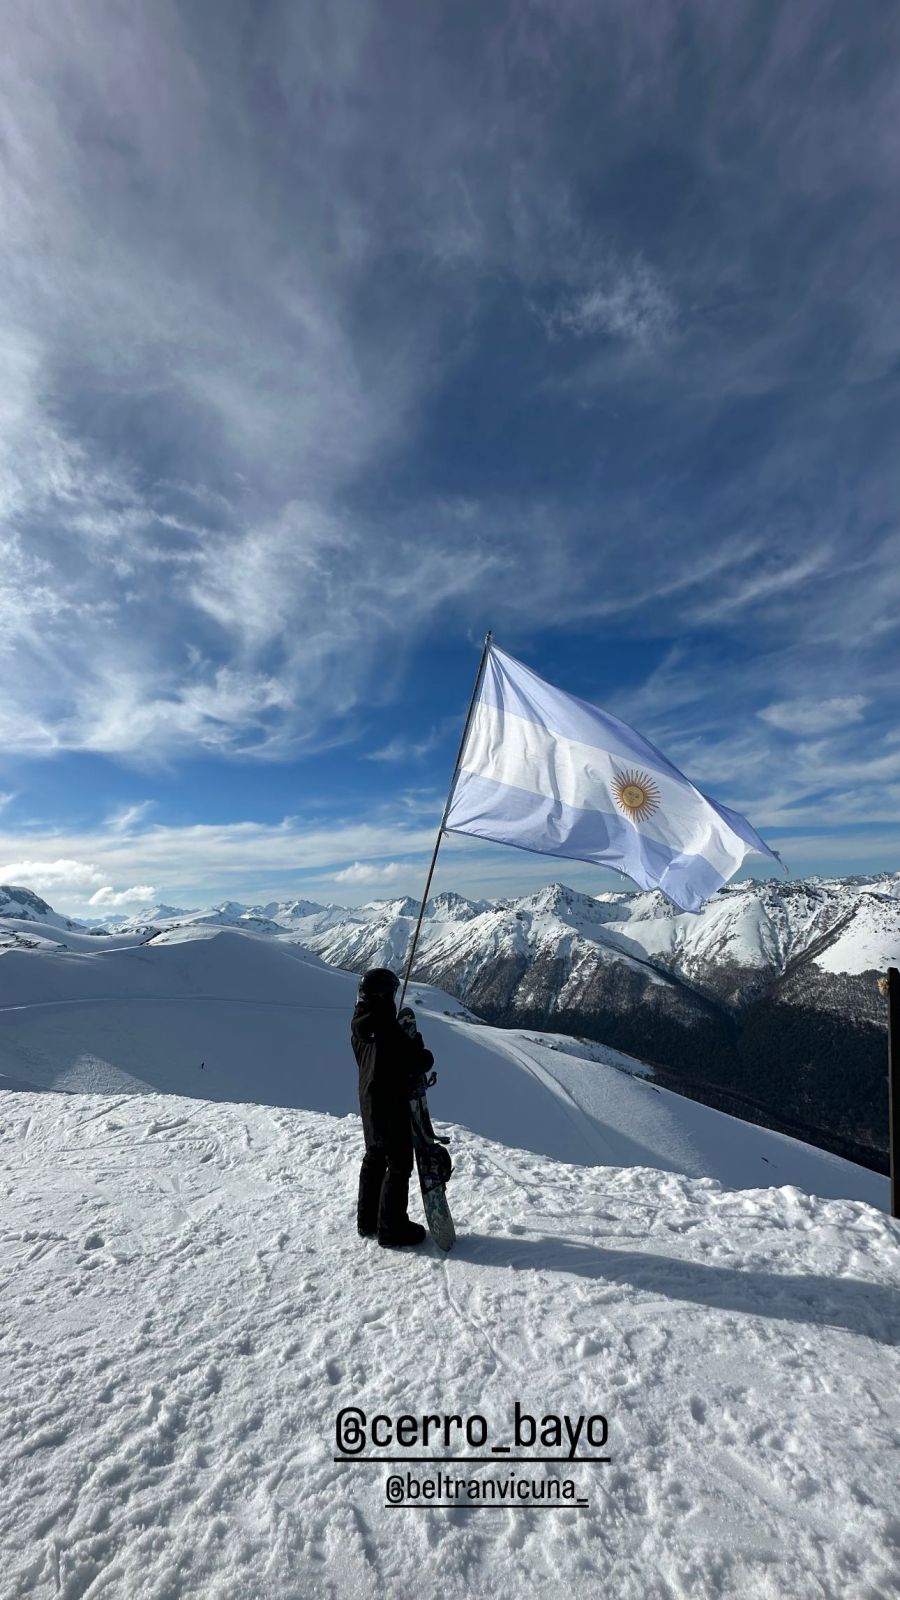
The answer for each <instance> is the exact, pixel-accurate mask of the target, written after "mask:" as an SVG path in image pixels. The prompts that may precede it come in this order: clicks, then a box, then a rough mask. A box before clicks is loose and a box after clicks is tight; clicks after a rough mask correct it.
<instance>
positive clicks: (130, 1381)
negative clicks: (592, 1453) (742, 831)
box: [0, 1093, 900, 1600]
mask: <svg viewBox="0 0 900 1600" xmlns="http://www.w3.org/2000/svg"><path fill="white" fill-rule="evenodd" d="M359 1150H360V1131H359V1123H358V1119H356V1118H355V1117H345V1118H340V1119H337V1118H333V1117H328V1116H325V1115H319V1114H315V1113H309V1112H303V1111H291V1110H281V1109H277V1108H267V1107H255V1106H234V1105H227V1104H215V1105H214V1104H208V1103H206V1102H199V1101H196V1100H184V1099H179V1098H178V1097H175V1096H155V1095H150V1096H131V1095H127V1096H113V1097H108V1098H107V1097H99V1096H90V1095H78V1094H76V1095H66V1096H64V1097H63V1096H54V1095H43V1096H40V1097H37V1096H32V1095H27V1094H14V1093H10V1094H8V1095H5V1096H4V1097H3V1099H2V1116H0V1182H2V1184H3V1187H4V1191H5V1194H6V1204H5V1206H4V1211H3V1221H2V1232H0V1240H2V1261H3V1268H4V1272H3V1276H4V1280H5V1282H4V1292H3V1304H4V1307H5V1308H6V1315H5V1317H4V1329H3V1343H2V1353H3V1361H2V1367H0V1389H2V1395H3V1403H2V1408H0V1461H2V1463H3V1472H4V1492H3V1496H2V1499H0V1546H2V1549H3V1551H4V1553H5V1556H4V1572H5V1577H4V1589H3V1593H4V1600H20V1597H25V1596H28V1597H29V1600H31V1597H32V1596H33V1597H36V1600H43V1597H44V1596H47V1597H48V1600H49V1597H55V1596H61V1597H62V1600H81V1597H85V1600H100V1597H104V1600H109V1597H112V1596H115V1597H119V1596H123V1597H124V1596H128V1597H129V1600H132V1597H133V1600H144V1597H146V1600H151V1597H152V1600H162V1597H163V1596H171V1597H173V1600H175V1597H178V1600H181V1597H184V1600H188V1597H193V1596H197V1597H199V1596H203V1597H204V1600H205V1597H208V1596H223V1597H224V1596H229V1597H231V1596H233V1597H235V1600H236V1597H238V1596H245V1595H253V1596H257V1595H260V1596H262V1595H265V1596H266V1597H270V1596H271V1597H276V1600H278V1597H284V1600H287V1597H289V1596H295V1595H297V1594H298V1593H302V1594H303V1595H304V1596H306V1595H311V1596H317V1595H329V1596H331V1595H334V1596H337V1595H342V1596H344V1595H350V1596H360V1597H362V1596H368V1595H370V1594H372V1593H375V1592H377V1593H379V1594H383V1595H388V1596H393V1595H398V1596H399V1595H401V1594H404V1593H409V1592H417V1593H420V1594H426V1595H430V1594H435V1595H436V1594H441V1595H442V1596H444V1595H446V1596H448V1597H450V1600H456V1597H460V1600H461V1597H462V1596H463V1595H466V1594H475V1595H488V1594H490V1595H492V1596H507V1595H509V1596H520V1595H522V1594H524V1593H532V1592H535V1591H536V1590H538V1589H540V1590H542V1591H545V1592H547V1593H553V1594H559V1595H563V1594H565V1595H575V1596H581V1595H584V1596H587V1595H596V1594H597V1593H599V1592H606V1593H614V1594H616V1595H618V1596H624V1597H626V1600H629V1597H631V1596H634V1597H637V1596H641V1597H644V1596H652V1597H655V1600H673V1597H681V1596H685V1597H687V1596H690V1597H691V1600H697V1596H706V1595H709V1596H732V1595H733V1596H735V1597H737V1596H741V1597H742V1600H744V1597H750V1600H753V1597H757V1596H758V1597H763V1596H766V1597H770V1596H776V1595H777V1596H779V1597H780V1596H786V1595H790V1596H791V1597H796V1600H805V1597H809V1600H812V1597H813V1596H817V1597H818V1596H822V1595H826V1596H829V1595H835V1596H837V1595H840V1596H841V1597H842V1600H843V1597H848V1596H849V1597H856V1596H859V1597H860V1600H862V1597H867V1600H873V1597H877V1596H888V1595H890V1594H895V1593H897V1592H898V1589H897V1576H896V1575H897V1571H898V1567H900V1517H898V1515H897V1510H896V1507H897V1503H898V1497H897V1489H898V1472H897V1459H898V1448H897V1447H898V1444H900V1402H898V1398H897V1396H898V1393H900V1384H898V1379H900V1370H898V1366H900V1363H898V1356H897V1344H896V1341H897V1339H898V1337H900V1323H898V1321H897V1320H896V1319H897V1296H896V1292H895V1288H894V1285H895V1282H896V1274H897V1268H898V1265H900V1250H898V1230H897V1229H896V1227H895V1226H894V1225H893V1224H891V1223H890V1221H889V1220H888V1219H886V1218H885V1217H883V1216H881V1215H880V1214H879V1213H877V1212H875V1211H874V1210H873V1209H872V1208H870V1207H868V1206H865V1205H862V1204H859V1203H855V1202H849V1201H831V1202H824V1203H823V1202H818V1201H814V1200H812V1199H811V1198H810V1197H809V1196H807V1195H804V1194H802V1192H801V1191H799V1190H795V1189H790V1188H784V1189H781V1190H771V1191H762V1190H757V1191H745V1192H735V1191H728V1190H723V1189H721V1188H720V1186H719V1185H718V1184H716V1183H714V1182H712V1181H710V1180H691V1179H688V1178H684V1177H681V1176H680V1175H678V1174H671V1173H659V1172H654V1171H650V1170H647V1169H635V1170H632V1171H627V1170H624V1169H618V1168H601V1167H593V1168H591V1167H580V1166H571V1165H567V1164H565V1163H554V1162H550V1161H548V1160H547V1159H546V1158H544V1157H541V1156H539V1155H532V1154H529V1153H528V1152H520V1151H515V1150H511V1149H507V1148H504V1147H500V1146H496V1145H494V1144H492V1143H491V1142H490V1141H488V1140H485V1139H481V1138H479V1137H477V1136H475V1135H472V1134H466V1133H465V1132H463V1131H462V1130H455V1139H454V1152H455V1156H456V1160H457V1172H458V1177H456V1178H454V1192H453V1198H454V1210H455V1212H456V1215H457V1223H458V1227H459V1230H460V1241H459V1246H458V1248H457V1250H456V1251H454V1252H453V1254H452V1255H451V1256H449V1257H441V1256H440V1255H439V1253H438V1252H437V1251H436V1250H435V1249H434V1248H433V1247H431V1246H429V1247H427V1248H426V1249H425V1250H423V1251H421V1252H409V1253H404V1254H398V1255H392V1254H388V1253H387V1252H381V1251H379V1250H378V1247H377V1245H375V1244H374V1243H373V1242H372V1241H361V1240H359V1239H358V1238H357V1237H356V1235H355V1231H354V1230H353V1227H352V1218H353V1203H354V1190H355V1181H356V1169H357V1162H358V1156H359ZM515 1398H518V1399H519V1400H520V1401H521V1402H522V1404H523V1405H524V1406H525V1407H526V1409H528V1410H530V1411H532V1412H534V1413H536V1414H538V1415H542V1414H544V1413H545V1412H549V1411H551V1410H555V1411H563V1410H565V1411H567V1412H569V1414H571V1415H578V1414H580V1413H581V1412H592V1411H598V1410H599V1411H603V1412H605V1413H606V1414H607V1415H608V1417H609V1420H610V1440H609V1447H608V1450H609V1454H610V1455H611V1457H612V1461H611V1464H610V1465H609V1466H606V1467H599V1466H594V1467H592V1466H581V1465H579V1466H576V1467H574V1468H569V1469H568V1471H569V1472H570V1473H572V1475H573V1476H574V1477H575V1479H576V1482H577V1484H578V1487H579V1492H581V1493H584V1494H586V1495H587V1496H588V1497H589V1499H590V1502H591V1506H590V1509H589V1510H588V1511H585V1512H579V1511H574V1510H566V1509H564V1510H555V1509H554V1510H553V1511H545V1512H539V1511H531V1510H525V1511H512V1510H509V1509H503V1510H499V1511H492V1512H489V1513H488V1512H485V1513H483V1514H481V1515H475V1514H467V1513H466V1512H465V1511H463V1510H459V1509H454V1510H449V1511H438V1510H430V1511H427V1512H422V1513H417V1512H411V1511H409V1512H407V1511H404V1510H402V1509H401V1510H385V1509H384V1478H385V1475H386V1472H387V1470H389V1469H386V1468H385V1469H382V1468H377V1467H375V1468H373V1467H366V1466H363V1465H359V1464H352V1465H347V1464H344V1463H337V1462H334V1461H333V1460H332V1457H333V1454H334V1422H335V1416H336V1413H337V1411H338V1410H339V1409H340V1408H341V1407H343V1406H347V1405H353V1404H359V1405H362V1406H364V1407H365V1408H366V1409H367V1410H369V1411H370V1412H372V1411H375V1410H380V1411H387V1412H389V1413H391V1414H392V1415H394V1416H397V1415H399V1414H400V1413H401V1412H405V1411H409V1412H412V1413H413V1414H417V1415H420V1414H422V1413H427V1412H434V1411H436V1412H440V1413H444V1412H455V1411H460V1412H462V1413H464V1414H466V1413H468V1414H472V1413H473V1412H476V1411H478V1412H480V1413H482V1414H483V1415H484V1416H485V1417H486V1418H487V1419H488V1422H489V1424H490V1427H491V1434H490V1440H491V1442H504V1443H509V1442H511V1419H512V1406H513V1401H514V1399H515ZM390 1470H401V1469H399V1468H392V1469H390ZM452 1470H454V1471H458V1472H461V1471H462V1470H463V1469H461V1468H454V1469H452ZM475 1470H476V1471H477V1472H478V1473H480V1474H482V1475H483V1474H485V1473H493V1474H494V1475H495V1476H503V1475H504V1474H505V1473H506V1472H508V1471H509V1470H511V1469H510V1468H509V1467H508V1466H507V1464H506V1463H505V1462H504V1461H503V1460H502V1459H501V1460H500V1461H498V1463H497V1466H496V1468H494V1467H491V1466H484V1467H480V1468H477V1469H475ZM517 1470H519V1471H521V1472H527V1471H530V1470H532V1469H531V1468H525V1467H522V1468H519V1469H517ZM534 1470H539V1469H534ZM547 1470H548V1471H551V1472H556V1471H561V1472H565V1471H566V1469H565V1468H552V1469H547Z"/></svg>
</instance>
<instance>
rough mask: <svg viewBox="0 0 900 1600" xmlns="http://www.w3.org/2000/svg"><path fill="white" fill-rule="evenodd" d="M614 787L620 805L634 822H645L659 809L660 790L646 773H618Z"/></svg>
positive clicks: (614, 780)
mask: <svg viewBox="0 0 900 1600" xmlns="http://www.w3.org/2000/svg"><path fill="white" fill-rule="evenodd" d="M612 787H613V794H614V795H615V797H616V800H617V802H618V804H619V805H620V806H621V808H622V810H623V811H624V813H625V815H626V817H630V818H631V820H632V822H645V821H646V819H647V817H652V815H653V813H654V811H656V810H657V809H658V806H659V790H658V788H657V787H656V784H655V783H654V782H653V779H652V778H650V777H648V776H647V774H646V772H617V773H616V775H615V777H614V778H613V782H612Z"/></svg>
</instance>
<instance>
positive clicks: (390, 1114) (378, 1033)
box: [350, 967, 434, 1249]
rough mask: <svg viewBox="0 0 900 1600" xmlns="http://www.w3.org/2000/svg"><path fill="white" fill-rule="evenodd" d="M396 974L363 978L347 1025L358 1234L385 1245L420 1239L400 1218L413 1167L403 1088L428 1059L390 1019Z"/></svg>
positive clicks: (416, 1227) (374, 972)
mask: <svg viewBox="0 0 900 1600" xmlns="http://www.w3.org/2000/svg"><path fill="white" fill-rule="evenodd" d="M399 987H400V979H399V978H398V977H397V975H396V973H393V972H390V971H389V970H388V969H387V968H386V967H372V968H371V969H370V970H369V971H368V972H366V973H365V974H364V975H363V978H362V980H361V982H360V985H359V991H358V993H357V998H356V1006H355V1008H354V1011H353V1018H352V1021H351V1024H350V1039H351V1042H352V1045H353V1054H354V1055H355V1057H356V1062H357V1066H358V1067H359V1109H360V1114H361V1116H362V1123H363V1137H364V1139H365V1144H366V1153H365V1155H364V1156H363V1160H362V1166H361V1168H360V1174H359V1196H358V1201H357V1209H356V1226H357V1231H358V1232H359V1233H360V1235H361V1236H362V1237H363V1238H367V1237H371V1236H372V1235H377V1238H378V1243H379V1244H380V1245H384V1246H385V1247H387V1248H389V1249H394V1248H398V1247H400V1246H402V1245H413V1244H421V1243H422V1241H423V1239H424V1238H425V1229H424V1228H423V1227H421V1225H420V1224H419V1223H418V1222H411V1221H410V1218H409V1216H408V1215H407V1206H408V1204H409V1180H410V1175H411V1173H412V1168H413V1143H412V1129H411V1126H410V1114H409V1094H410V1085H411V1083H412V1082H414V1081H415V1080H416V1079H417V1078H418V1077H419V1076H420V1075H421V1074H424V1073H427V1072H428V1071H429V1069H430V1068H431V1067H432V1066H433V1064H434V1056H433V1055H432V1053H431V1051H430V1050H427V1049H426V1048H425V1045H424V1044H423V1043H422V1039H421V1035H417V1037H416V1038H415V1039H411V1038H410V1036H409V1034H408V1033H405V1032H404V1031H403V1029H402V1028H401V1027H400V1024H399V1023H398V1021H397V1006H396V995H397V990H398V989H399Z"/></svg>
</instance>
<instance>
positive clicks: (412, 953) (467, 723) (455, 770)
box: [397, 628, 494, 1011]
mask: <svg viewBox="0 0 900 1600" xmlns="http://www.w3.org/2000/svg"><path fill="white" fill-rule="evenodd" d="M493 637H494V635H493V632H492V630H491V629H490V628H488V631H487V633H486V634H485V636H484V645H483V647H482V651H481V660H480V661H479V663H478V671H477V673H476V674H475V686H474V688H473V690H472V698H471V700H470V701H469V709H468V711H467V712H466V721H465V726H464V727H463V731H462V738H461V739H460V741H459V749H458V750H457V752H456V764H455V766H454V768H453V777H452V778H451V779H450V788H449V789H448V791H447V803H446V805H445V806H444V810H443V814H442V816H441V825H440V827H439V828H438V836H437V838H436V840H435V842H434V850H433V852H432V856H431V865H430V867H429V868H428V877H427V878H426V880H425V892H424V894H423V895H422V904H421V905H420V907H419V920H418V922H417V923H416V931H415V933H414V934H413V941H412V944H411V946H410V950H409V959H408V960H407V963H406V971H405V972H404V974H403V987H402V988H401V990H400V999H399V1000H398V1001H397V1010H398V1011H399V1009H400V1007H401V1006H402V1004H403V1000H404V996H405V995H406V986H407V984H408V983H409V975H410V973H411V972H412V964H413V960H414V959H415V954H416V945H417V944H418V942H419V934H420V933H421V931H422V919H423V917H424V915H425V907H426V905H427V904H428V891H429V889H430V888H431V880H432V878H433V877H434V869H435V865H436V863H437V858H438V851H439V850H440V848H441V840H442V838H443V837H444V823H445V822H446V820H447V812H448V811H449V810H450V801H451V800H452V799H453V790H454V787H455V784H456V779H457V776H458V775H459V764H460V762H461V761H462V755H463V750H464V749H465V746H466V739H467V738H468V734H469V727H470V725H471V722H472V713H473V711H474V710H475V701H476V700H477V699H478V691H479V689H480V688H481V680H482V678H483V676H484V666H485V662H486V661H487V653H488V650H489V649H490V647H491V640H492V639H493Z"/></svg>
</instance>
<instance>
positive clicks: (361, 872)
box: [334, 861, 408, 883]
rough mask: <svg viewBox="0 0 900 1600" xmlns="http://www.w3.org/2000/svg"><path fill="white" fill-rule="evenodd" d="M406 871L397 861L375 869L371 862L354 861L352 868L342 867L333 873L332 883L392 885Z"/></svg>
mask: <svg viewBox="0 0 900 1600" xmlns="http://www.w3.org/2000/svg"><path fill="white" fill-rule="evenodd" d="M407 870H408V869H407V868H405V867H402V866H401V865H400V863H399V862H398V861H389V862H388V863H387V865H386V866H383V867H376V866H375V865H374V864H373V863H372V862H371V861H354V863H353V865H352V867H344V869H343V871H342V872H336V873H334V881H335V883H394V882H396V880H397V878H399V877H400V876H401V874H402V873H404V872H405V871H407Z"/></svg>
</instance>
